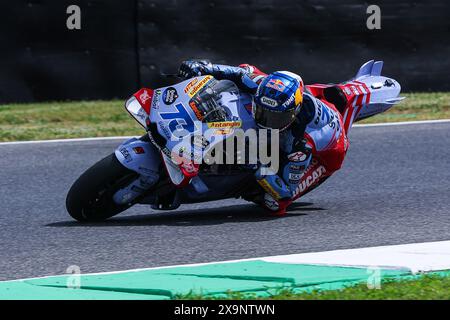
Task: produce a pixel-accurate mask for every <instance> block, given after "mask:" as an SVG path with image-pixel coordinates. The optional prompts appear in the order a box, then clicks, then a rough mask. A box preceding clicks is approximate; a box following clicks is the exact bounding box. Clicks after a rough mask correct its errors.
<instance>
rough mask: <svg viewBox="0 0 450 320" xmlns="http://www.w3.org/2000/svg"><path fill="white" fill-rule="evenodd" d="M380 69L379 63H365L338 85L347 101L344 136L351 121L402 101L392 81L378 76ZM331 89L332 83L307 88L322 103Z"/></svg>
mask: <svg viewBox="0 0 450 320" xmlns="http://www.w3.org/2000/svg"><path fill="white" fill-rule="evenodd" d="M382 68H383V62H382V61H374V60H370V61H367V62H366V63H364V64H363V65H362V66H361V67H360V68H359V70H358V72H357V73H356V76H355V77H354V78H352V79H350V80H349V81H346V82H344V83H341V84H338V85H337V86H338V87H339V88H340V89H341V90H342V92H343V93H344V95H345V97H346V100H347V105H346V107H345V109H344V112H343V114H342V115H343V124H344V130H345V132H346V133H348V131H349V130H350V128H351V126H352V124H353V122H354V121H359V120H362V119H364V118H367V117H370V116H373V115H375V114H378V113H381V112H384V111H386V110H388V109H389V108H391V107H392V106H393V105H394V104H396V103H398V102H400V101H401V100H403V99H404V98H403V97H399V94H400V91H401V86H400V84H399V83H398V82H397V81H396V80H394V79H391V78H388V77H384V76H381V71H382ZM330 86H333V84H313V85H308V86H307V88H308V90H309V91H310V92H311V93H312V94H313V95H314V96H315V97H316V98H319V99H321V100H324V101H325V100H326V99H325V97H324V93H323V91H324V89H325V88H328V87H330Z"/></svg>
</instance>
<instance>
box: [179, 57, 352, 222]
mask: <svg viewBox="0 0 450 320" xmlns="http://www.w3.org/2000/svg"><path fill="white" fill-rule="evenodd" d="M179 75H180V76H182V77H185V78H191V77H195V76H201V75H212V76H214V77H215V78H216V79H218V80H222V79H226V80H231V81H233V82H234V83H235V84H236V85H237V86H238V87H239V89H240V90H242V91H243V92H246V93H249V94H251V95H252V96H253V107H252V116H253V118H254V120H255V122H256V124H257V125H258V126H259V127H260V128H266V129H279V130H280V142H281V146H280V149H281V151H282V154H283V156H282V159H281V168H280V170H279V171H278V172H274V173H273V174H269V175H267V174H262V170H261V169H262V168H259V169H258V170H257V171H256V173H255V178H256V181H257V182H258V184H259V185H260V186H261V187H262V188H263V189H264V190H265V193H264V194H263V196H262V198H261V199H254V201H255V202H257V203H259V204H261V205H263V206H264V207H265V208H267V209H269V210H270V211H271V212H273V214H274V215H278V216H280V215H284V214H285V213H286V208H287V207H288V206H289V205H290V204H291V203H292V201H293V200H295V199H296V195H297V189H298V186H299V184H300V181H301V178H302V176H303V174H304V172H305V170H306V169H307V168H308V166H309V165H310V163H311V159H312V155H313V151H318V150H315V149H317V146H316V144H317V143H316V141H314V139H311V137H308V133H307V129H310V130H311V129H312V130H316V131H319V132H322V134H319V137H320V138H321V139H322V138H324V139H328V140H329V141H328V143H326V145H327V147H330V146H331V147H332V148H331V149H332V150H333V151H334V153H335V154H334V156H333V161H332V162H333V163H332V164H331V165H330V166H328V169H329V170H328V171H335V170H337V169H339V168H340V166H341V164H342V161H343V159H344V155H345V152H346V149H347V147H335V146H334V145H336V143H337V141H343V140H342V139H339V136H340V135H342V134H344V136H345V133H343V132H342V129H341V127H342V126H340V125H339V123H340V115H338V114H337V113H336V112H335V111H334V110H332V109H331V108H330V107H329V106H327V105H326V104H325V103H323V102H322V101H320V100H319V99H317V98H315V97H314V96H313V95H312V94H310V93H309V92H307V90H305V88H304V84H303V80H302V78H301V77H300V76H299V75H297V74H295V73H292V72H289V71H277V72H274V73H271V74H269V75H268V74H265V73H263V72H262V71H260V70H259V69H258V68H256V67H255V66H252V65H249V64H241V65H239V66H238V67H234V66H228V65H220V64H212V63H211V62H209V61H207V60H188V61H184V62H183V63H182V64H181V66H180V68H179ZM334 96H336V95H334ZM333 102H334V101H333ZM335 104H336V103H335ZM330 127H332V128H333V133H332V134H330ZM336 131H337V132H336ZM316 136H317V135H316ZM308 138H309V139H308ZM345 141H346V137H345ZM345 143H346V142H345ZM321 145H323V143H321ZM346 146H347V143H346ZM329 149H330V148H329Z"/></svg>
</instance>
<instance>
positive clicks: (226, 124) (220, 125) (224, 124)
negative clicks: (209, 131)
mask: <svg viewBox="0 0 450 320" xmlns="http://www.w3.org/2000/svg"><path fill="white" fill-rule="evenodd" d="M207 125H208V128H213V129H214V128H217V129H224V128H240V127H241V126H242V122H241V121H219V122H208V123H207Z"/></svg>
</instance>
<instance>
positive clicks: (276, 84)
mask: <svg viewBox="0 0 450 320" xmlns="http://www.w3.org/2000/svg"><path fill="white" fill-rule="evenodd" d="M266 87H268V88H272V89H275V90H277V91H280V92H283V91H284V89H285V88H286V86H285V85H284V83H283V81H281V80H280V79H271V80H269V82H268V83H267V84H266Z"/></svg>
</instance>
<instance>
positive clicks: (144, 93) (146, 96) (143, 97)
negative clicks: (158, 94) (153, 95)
mask: <svg viewBox="0 0 450 320" xmlns="http://www.w3.org/2000/svg"><path fill="white" fill-rule="evenodd" d="M148 99H150V94H149V93H148V91H147V89H144V90H142V93H141V94H140V95H139V100H140V101H141V103H142V104H145V103H146V102H147V100H148Z"/></svg>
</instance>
